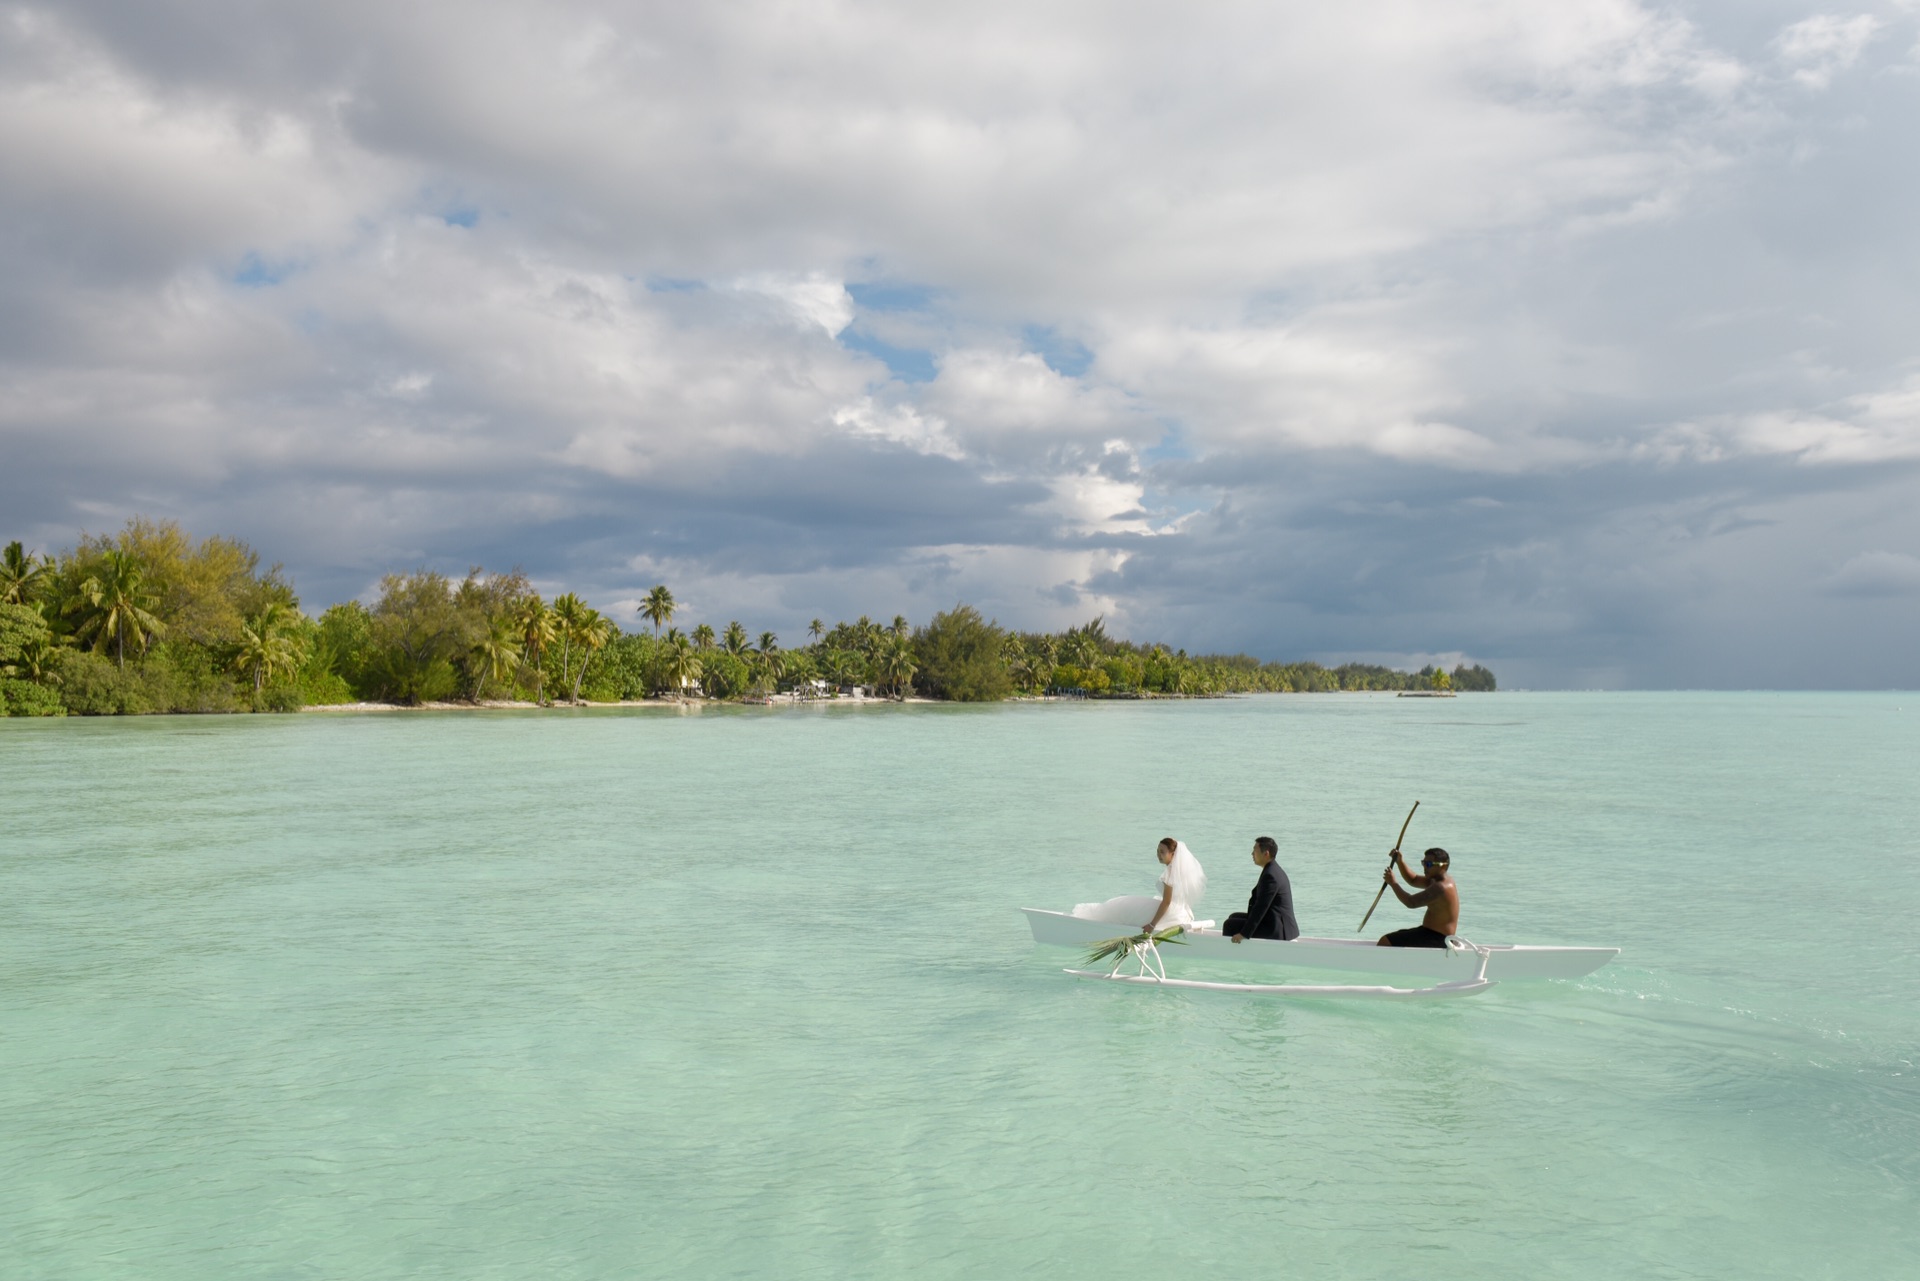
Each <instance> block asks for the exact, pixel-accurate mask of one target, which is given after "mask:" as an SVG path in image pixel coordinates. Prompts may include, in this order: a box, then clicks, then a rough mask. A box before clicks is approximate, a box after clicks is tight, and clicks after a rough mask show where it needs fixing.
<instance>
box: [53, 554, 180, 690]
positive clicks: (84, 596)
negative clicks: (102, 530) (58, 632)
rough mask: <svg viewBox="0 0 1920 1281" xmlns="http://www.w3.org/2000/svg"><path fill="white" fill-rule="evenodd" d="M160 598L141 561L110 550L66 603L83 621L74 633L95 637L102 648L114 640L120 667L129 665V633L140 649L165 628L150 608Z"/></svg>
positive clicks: (162, 632)
mask: <svg viewBox="0 0 1920 1281" xmlns="http://www.w3.org/2000/svg"><path fill="white" fill-rule="evenodd" d="M157 601H158V597H157V596H156V595H155V594H154V593H153V592H152V591H150V590H149V589H148V587H147V573H146V570H145V569H144V568H142V566H141V564H140V562H139V561H137V560H135V559H134V558H133V557H131V556H129V555H127V554H126V553H125V552H118V551H114V552H107V553H106V554H105V555H103V556H102V557H101V558H100V563H99V564H98V565H97V566H95V567H94V570H93V572H92V573H90V574H88V575H87V576H86V577H85V578H84V579H82V580H81V582H80V591H79V594H77V595H76V596H75V597H74V598H73V599H72V600H71V601H69V602H68V603H67V608H66V610H65V611H64V612H65V613H69V614H73V613H79V614H82V615H83V616H84V621H83V622H82V623H81V624H80V627H79V629H78V630H77V631H76V632H75V633H74V635H75V636H77V637H79V638H80V639H82V640H84V639H86V638H87V637H89V636H91V637H93V638H94V648H95V649H96V650H102V649H105V648H106V647H107V643H108V641H112V642H113V646H114V653H115V656H116V657H117V658H118V659H119V662H120V670H121V671H125V670H126V668H127V636H128V634H129V633H131V634H132V636H133V641H134V643H135V644H136V645H138V646H140V648H141V649H143V650H144V649H145V648H146V647H147V645H148V644H149V643H150V642H151V641H152V640H153V638H154V637H156V636H160V635H163V634H164V633H165V632H166V630H167V629H166V627H165V625H164V624H162V623H161V621H160V620H159V619H157V618H155V617H154V616H153V615H152V614H151V613H149V612H148V611H149V610H151V609H152V608H153V607H154V605H155V604H156V603H157Z"/></svg>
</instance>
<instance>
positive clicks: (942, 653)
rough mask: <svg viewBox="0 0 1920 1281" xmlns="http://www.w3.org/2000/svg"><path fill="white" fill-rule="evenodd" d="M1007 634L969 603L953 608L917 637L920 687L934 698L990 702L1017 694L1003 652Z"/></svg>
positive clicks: (916, 647) (935, 616) (934, 617)
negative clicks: (1013, 693) (922, 685)
mask: <svg viewBox="0 0 1920 1281" xmlns="http://www.w3.org/2000/svg"><path fill="white" fill-rule="evenodd" d="M1005 641H1006V633H1005V632H1003V631H1002V630H1001V629H1000V626H999V624H997V623H991V622H988V621H987V620H986V619H985V618H983V617H981V615H980V611H979V610H977V609H975V608H974V607H973V606H971V605H965V604H962V605H955V606H954V607H953V608H952V609H950V610H947V611H946V612H945V613H941V614H935V615H934V616H933V621H932V622H930V623H928V624H927V625H926V626H925V627H923V628H921V629H920V630H919V631H917V632H915V633H914V637H913V648H914V653H915V655H916V656H917V657H918V659H919V661H920V673H919V680H920V683H922V684H924V685H925V687H926V688H927V690H928V691H930V692H931V693H932V694H933V695H934V697H936V698H947V699H952V700H953V701H955V702H959V703H988V702H994V701H996V700H998V699H1002V698H1005V697H1006V696H1007V695H1008V694H1010V693H1012V692H1013V677H1012V676H1011V674H1009V672H1008V671H1007V660H1006V657H1005V655H1004V653H1003V652H1002V649H1003V646H1004V644H1005Z"/></svg>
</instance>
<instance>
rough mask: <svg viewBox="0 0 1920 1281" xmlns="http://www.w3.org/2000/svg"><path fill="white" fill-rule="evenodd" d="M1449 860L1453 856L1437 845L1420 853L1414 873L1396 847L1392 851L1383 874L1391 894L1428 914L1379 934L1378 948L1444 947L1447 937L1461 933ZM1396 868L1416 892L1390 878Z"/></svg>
mask: <svg viewBox="0 0 1920 1281" xmlns="http://www.w3.org/2000/svg"><path fill="white" fill-rule="evenodd" d="M1452 862H1453V857H1452V856H1451V855H1450V854H1448V853H1447V852H1446V851H1445V850H1443V849H1440V848H1439V847H1437V846H1436V847H1435V848H1433V849H1430V850H1428V851H1427V852H1426V853H1425V854H1423V855H1421V857H1420V867H1421V872H1415V871H1414V870H1413V869H1412V868H1410V867H1408V866H1407V860H1406V859H1405V858H1404V857H1402V855H1401V853H1400V851H1399V850H1395V851H1394V852H1393V862H1391V863H1389V864H1387V870H1386V872H1385V873H1384V874H1383V875H1384V876H1385V878H1386V882H1387V885H1388V887H1389V888H1391V889H1392V890H1393V896H1394V897H1395V898H1397V899H1399V900H1400V901H1401V902H1402V903H1404V904H1405V905H1406V906H1408V907H1424V908H1426V909H1427V914H1426V916H1425V917H1424V918H1423V919H1422V920H1421V922H1420V924H1418V925H1411V926H1408V927H1407V928H1406V929H1404V930H1395V931H1394V932H1393V933H1391V934H1382V935H1381V936H1380V946H1381V947H1445V946H1446V945H1447V936H1448V935H1449V934H1458V933H1459V932H1460V890H1459V888H1458V887H1457V886H1455V885H1454V883H1453V878H1452V877H1451V876H1448V875H1447V868H1448V866H1449V865H1450V864H1451V863H1452ZM1395 867H1398V868H1399V869H1400V875H1402V876H1404V877H1406V878H1407V884H1409V885H1411V886H1414V887H1415V888H1416V889H1417V890H1418V893H1414V894H1409V893H1407V891H1405V890H1403V889H1401V888H1400V883H1399V882H1398V881H1396V880H1394V879H1393V869H1394V868H1395ZM1422 873H1424V875H1422Z"/></svg>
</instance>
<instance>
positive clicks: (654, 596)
mask: <svg viewBox="0 0 1920 1281" xmlns="http://www.w3.org/2000/svg"><path fill="white" fill-rule="evenodd" d="M673 610H674V604H673V593H672V592H670V591H668V590H667V589H666V587H665V585H664V584H663V585H661V586H657V587H655V588H654V589H653V590H652V591H650V592H648V593H647V598H646V599H645V600H643V601H641V602H640V617H642V618H644V619H646V620H647V621H648V622H650V623H652V624H653V638H654V639H655V640H659V639H660V629H661V628H662V627H664V626H666V625H667V624H668V623H671V622H672V621H673Z"/></svg>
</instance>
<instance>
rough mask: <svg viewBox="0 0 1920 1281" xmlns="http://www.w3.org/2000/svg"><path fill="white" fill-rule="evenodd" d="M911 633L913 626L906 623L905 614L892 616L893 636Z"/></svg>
mask: <svg viewBox="0 0 1920 1281" xmlns="http://www.w3.org/2000/svg"><path fill="white" fill-rule="evenodd" d="M912 631H913V624H911V623H909V622H908V621H907V616H906V615H905V614H895V615H894V616H893V634H894V635H895V636H906V635H908V634H910V633H911V632H912Z"/></svg>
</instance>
